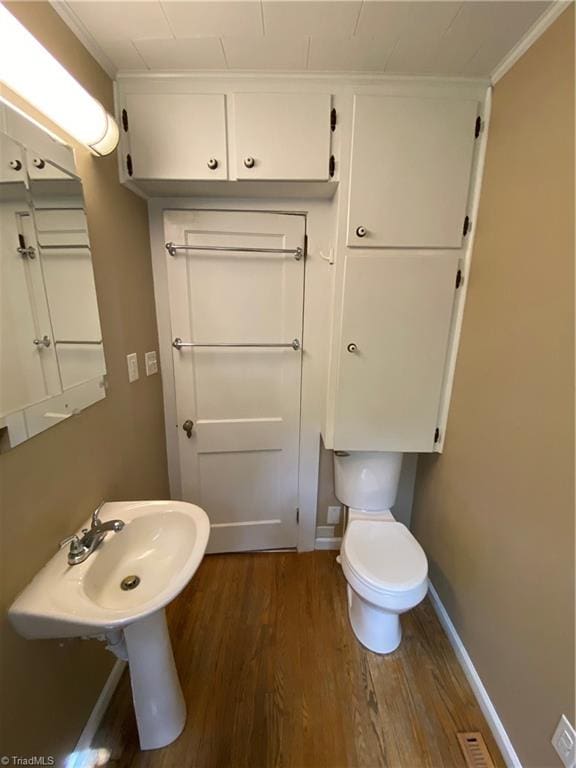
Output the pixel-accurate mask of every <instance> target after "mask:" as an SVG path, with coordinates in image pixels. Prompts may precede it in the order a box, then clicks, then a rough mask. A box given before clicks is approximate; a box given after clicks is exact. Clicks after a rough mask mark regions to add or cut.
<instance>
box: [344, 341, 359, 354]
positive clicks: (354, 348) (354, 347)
mask: <svg viewBox="0 0 576 768" xmlns="http://www.w3.org/2000/svg"><path fill="white" fill-rule="evenodd" d="M346 349H347V350H348V352H352V353H354V352H358V344H354V343H352V344H348V346H347V347H346Z"/></svg>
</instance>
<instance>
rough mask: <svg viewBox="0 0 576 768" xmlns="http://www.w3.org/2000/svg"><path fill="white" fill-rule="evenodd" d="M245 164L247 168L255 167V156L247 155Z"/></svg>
mask: <svg viewBox="0 0 576 768" xmlns="http://www.w3.org/2000/svg"><path fill="white" fill-rule="evenodd" d="M244 165H245V166H246V168H254V158H253V157H245V158H244Z"/></svg>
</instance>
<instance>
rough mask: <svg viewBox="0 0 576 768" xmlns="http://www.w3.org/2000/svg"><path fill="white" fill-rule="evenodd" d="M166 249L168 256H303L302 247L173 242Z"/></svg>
mask: <svg viewBox="0 0 576 768" xmlns="http://www.w3.org/2000/svg"><path fill="white" fill-rule="evenodd" d="M164 247H165V248H166V250H167V251H168V253H169V254H170V256H176V253H177V252H178V251H240V252H241V253H290V254H292V255H293V256H294V258H295V259H296V261H300V259H301V258H302V257H303V256H304V249H303V248H245V247H237V248H234V247H233V246H230V245H175V243H166V244H165V246H164Z"/></svg>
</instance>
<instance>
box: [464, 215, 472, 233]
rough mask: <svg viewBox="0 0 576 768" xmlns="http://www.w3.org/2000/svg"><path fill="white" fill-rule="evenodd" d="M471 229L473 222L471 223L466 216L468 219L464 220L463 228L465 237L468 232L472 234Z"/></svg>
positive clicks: (467, 217)
mask: <svg viewBox="0 0 576 768" xmlns="http://www.w3.org/2000/svg"><path fill="white" fill-rule="evenodd" d="M471 227H472V222H471V221H470V217H469V216H466V218H465V219H464V226H463V227H462V235H463V236H464V237H466V235H467V234H468V232H470V229H471Z"/></svg>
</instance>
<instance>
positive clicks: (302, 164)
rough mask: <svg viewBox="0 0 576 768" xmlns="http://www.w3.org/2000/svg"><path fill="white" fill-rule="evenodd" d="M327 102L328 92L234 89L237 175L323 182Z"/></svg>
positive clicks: (326, 158)
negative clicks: (271, 91)
mask: <svg viewBox="0 0 576 768" xmlns="http://www.w3.org/2000/svg"><path fill="white" fill-rule="evenodd" d="M330 105H331V96H330V95H329V94H326V93H235V94H234V113H233V135H234V141H235V154H236V178H237V179H276V180H280V181H325V180H327V179H328V178H329V176H330V174H329V166H330V137H331V131H330Z"/></svg>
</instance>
